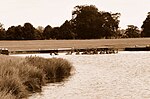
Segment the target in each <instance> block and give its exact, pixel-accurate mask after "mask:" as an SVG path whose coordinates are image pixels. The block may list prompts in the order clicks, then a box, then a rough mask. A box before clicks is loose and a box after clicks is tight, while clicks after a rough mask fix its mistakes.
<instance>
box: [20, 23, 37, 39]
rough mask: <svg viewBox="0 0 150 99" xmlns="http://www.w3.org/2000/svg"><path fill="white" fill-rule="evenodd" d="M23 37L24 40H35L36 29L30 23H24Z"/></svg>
mask: <svg viewBox="0 0 150 99" xmlns="http://www.w3.org/2000/svg"><path fill="white" fill-rule="evenodd" d="M23 32H24V33H23V37H24V39H25V40H33V39H35V38H36V29H35V28H34V27H33V25H32V24H31V23H25V24H24V26H23Z"/></svg>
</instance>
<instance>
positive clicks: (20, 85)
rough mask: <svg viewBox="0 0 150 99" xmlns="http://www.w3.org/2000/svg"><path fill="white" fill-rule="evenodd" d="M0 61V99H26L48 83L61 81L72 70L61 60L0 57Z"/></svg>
mask: <svg viewBox="0 0 150 99" xmlns="http://www.w3.org/2000/svg"><path fill="white" fill-rule="evenodd" d="M0 60H1V62H0V99H21V98H26V97H28V95H29V94H31V93H34V92H40V91H41V87H42V86H43V85H45V84H46V83H48V82H60V81H63V80H64V79H65V78H67V77H69V76H70V72H71V69H72V65H71V64H70V63H69V62H68V61H67V60H65V59H61V58H51V59H45V58H41V57H26V58H18V57H10V56H0Z"/></svg>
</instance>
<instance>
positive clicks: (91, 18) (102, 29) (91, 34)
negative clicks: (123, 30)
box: [71, 5, 120, 39]
mask: <svg viewBox="0 0 150 99" xmlns="http://www.w3.org/2000/svg"><path fill="white" fill-rule="evenodd" d="M119 16H120V14H119V13H116V14H111V13H109V12H100V11H98V9H97V8H96V7H95V6H94V5H90V6H87V5H83V6H76V7H75V10H74V11H73V13H72V20H71V23H72V26H74V33H76V34H77V37H78V38H79V39H91V38H93V39H97V38H102V37H106V38H108V37H111V36H113V35H114V33H115V32H116V31H117V29H118V24H119V20H118V18H119Z"/></svg>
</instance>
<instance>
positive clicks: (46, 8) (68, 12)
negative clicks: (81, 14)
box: [0, 0, 150, 29]
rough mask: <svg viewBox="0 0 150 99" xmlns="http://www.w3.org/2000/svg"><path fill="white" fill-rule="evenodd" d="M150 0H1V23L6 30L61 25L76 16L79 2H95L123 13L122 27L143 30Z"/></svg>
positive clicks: (102, 9)
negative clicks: (22, 26)
mask: <svg viewBox="0 0 150 99" xmlns="http://www.w3.org/2000/svg"><path fill="white" fill-rule="evenodd" d="M148 4H150V1H148V0H139V1H136V0H132V1H130V0H126V1H120V0H111V2H110V1H108V0H95V1H94V2H93V1H92V0H84V1H83V0H76V1H73V0H65V1H58V0H55V1H52V0H38V1H37V0H26V1H25V0H11V1H10V0H3V1H1V4H0V6H1V9H0V12H1V13H0V23H2V24H3V25H4V26H3V27H4V28H5V29H7V28H9V27H11V26H17V25H23V24H24V23H26V22H29V23H31V24H32V25H33V26H34V27H35V28H37V27H38V26H42V27H46V26H47V25H50V26H52V27H57V26H58V27H59V26H61V25H62V24H63V23H64V22H65V21H66V20H70V19H71V18H72V11H73V10H74V7H75V6H77V5H95V6H96V7H97V8H98V10H99V11H105V12H112V13H121V16H120V18H119V20H120V23H119V27H120V28H121V29H126V28H127V25H135V26H137V27H138V28H139V29H141V26H142V24H143V21H144V20H145V19H146V17H147V13H148V12H149V11H148V10H149V9H150V6H149V5H148Z"/></svg>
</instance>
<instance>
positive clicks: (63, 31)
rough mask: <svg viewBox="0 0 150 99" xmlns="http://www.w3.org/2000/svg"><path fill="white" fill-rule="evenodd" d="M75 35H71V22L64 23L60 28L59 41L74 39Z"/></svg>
mask: <svg viewBox="0 0 150 99" xmlns="http://www.w3.org/2000/svg"><path fill="white" fill-rule="evenodd" d="M75 37H76V35H75V33H73V28H72V25H71V22H69V21H68V20H66V21H65V23H64V24H63V25H61V26H60V32H59V39H75Z"/></svg>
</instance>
